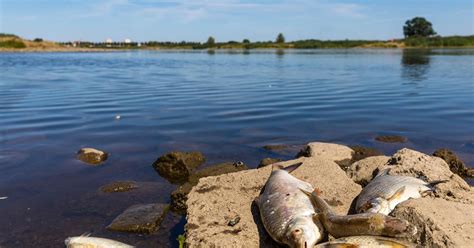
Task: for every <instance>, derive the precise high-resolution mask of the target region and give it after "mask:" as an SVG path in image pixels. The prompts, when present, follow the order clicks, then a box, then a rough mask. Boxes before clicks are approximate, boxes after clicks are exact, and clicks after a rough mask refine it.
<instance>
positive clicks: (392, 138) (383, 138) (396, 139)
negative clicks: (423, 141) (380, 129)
mask: <svg viewBox="0 0 474 248" xmlns="http://www.w3.org/2000/svg"><path fill="white" fill-rule="evenodd" d="M375 140H376V141H380V142H385V143H405V142H407V141H408V139H407V138H406V137H403V136H399V135H380V136H377V137H375Z"/></svg>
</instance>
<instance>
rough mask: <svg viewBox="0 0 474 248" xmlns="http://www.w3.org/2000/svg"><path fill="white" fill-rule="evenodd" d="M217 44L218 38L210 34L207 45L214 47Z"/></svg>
mask: <svg viewBox="0 0 474 248" xmlns="http://www.w3.org/2000/svg"><path fill="white" fill-rule="evenodd" d="M215 44H216V40H215V39H214V37H212V36H209V38H208V39H207V42H206V45H207V46H208V47H214V45H215Z"/></svg>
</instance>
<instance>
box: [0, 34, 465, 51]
mask: <svg viewBox="0 0 474 248" xmlns="http://www.w3.org/2000/svg"><path fill="white" fill-rule="evenodd" d="M284 40H285V37H284V36H283V34H281V33H280V34H278V36H277V39H275V41H256V42H251V41H250V40H249V39H243V40H242V41H241V42H239V41H228V42H216V40H215V39H214V37H212V36H210V37H209V38H208V39H207V41H206V42H189V41H181V42H161V41H148V42H140V43H139V42H127V43H125V42H112V43H106V42H84V41H81V42H63V43H55V42H49V41H43V39H41V38H36V39H34V40H33V41H30V40H24V39H21V38H19V37H18V36H16V35H12V34H3V33H0V50H10V49H24V50H28V49H29V50H61V49H62V50H64V49H74V48H86V49H114V50H115V49H208V51H209V53H210V54H213V53H214V52H215V51H214V49H230V50H232V49H236V50H239V49H240V50H245V51H244V52H246V53H248V51H247V50H249V49H277V50H281V51H282V49H320V48H321V49H323V48H336V49H337V48H404V47H412V48H417V47H420V48H429V47H474V35H471V36H448V37H440V36H433V37H420V36H412V37H409V38H405V39H397V40H390V41H384V40H316V39H308V40H297V41H290V42H284Z"/></svg>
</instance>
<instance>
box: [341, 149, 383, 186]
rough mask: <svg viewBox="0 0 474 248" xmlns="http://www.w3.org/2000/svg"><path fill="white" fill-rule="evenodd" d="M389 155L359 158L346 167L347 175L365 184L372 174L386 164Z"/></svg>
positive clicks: (371, 177) (358, 182)
mask: <svg viewBox="0 0 474 248" xmlns="http://www.w3.org/2000/svg"><path fill="white" fill-rule="evenodd" d="M389 160H390V157H388V156H373V157H367V158H364V159H362V160H359V161H357V162H355V163H353V164H352V165H350V166H349V167H348V169H347V170H346V173H347V176H348V177H350V178H351V179H352V180H354V182H356V183H357V184H360V185H362V186H365V185H367V184H368V183H369V182H370V181H371V180H372V179H373V178H374V176H376V175H377V173H378V172H379V171H381V170H383V169H384V168H385V167H386V166H387V163H388V161H389Z"/></svg>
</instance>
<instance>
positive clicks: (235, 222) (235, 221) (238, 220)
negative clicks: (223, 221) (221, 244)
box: [227, 215, 240, 226]
mask: <svg viewBox="0 0 474 248" xmlns="http://www.w3.org/2000/svg"><path fill="white" fill-rule="evenodd" d="M239 222H240V216H238V215H237V216H236V217H235V218H234V219H233V220H230V221H229V223H227V225H228V226H235V225H237V224H239Z"/></svg>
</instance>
